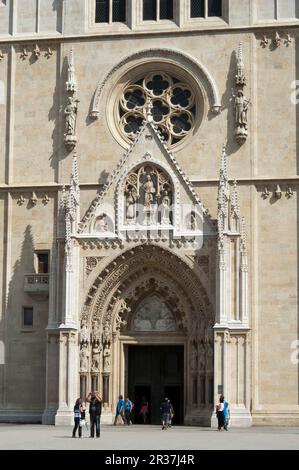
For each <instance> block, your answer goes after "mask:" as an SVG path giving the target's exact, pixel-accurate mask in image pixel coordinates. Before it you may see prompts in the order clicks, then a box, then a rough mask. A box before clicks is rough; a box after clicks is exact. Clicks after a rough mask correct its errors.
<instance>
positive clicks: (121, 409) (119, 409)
mask: <svg viewBox="0 0 299 470" xmlns="http://www.w3.org/2000/svg"><path fill="white" fill-rule="evenodd" d="M124 414H125V401H124V399H123V396H122V395H119V397H118V402H117V405H116V413H115V418H114V423H113V424H114V426H116V424H117V419H118V417H119V416H121V419H122V420H123V423H124V424H126V420H125V416H124Z"/></svg>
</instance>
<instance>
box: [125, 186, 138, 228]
mask: <svg viewBox="0 0 299 470" xmlns="http://www.w3.org/2000/svg"><path fill="white" fill-rule="evenodd" d="M135 203H136V194H135V192H134V191H132V190H131V189H130V190H128V192H127V197H126V219H127V220H128V221H132V220H135V218H136V206H135Z"/></svg>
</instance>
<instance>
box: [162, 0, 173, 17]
mask: <svg viewBox="0 0 299 470" xmlns="http://www.w3.org/2000/svg"><path fill="white" fill-rule="evenodd" d="M172 19H173V0H160V20H172Z"/></svg>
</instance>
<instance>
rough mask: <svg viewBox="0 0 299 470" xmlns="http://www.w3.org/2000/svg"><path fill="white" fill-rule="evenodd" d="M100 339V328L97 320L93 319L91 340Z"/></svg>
mask: <svg viewBox="0 0 299 470" xmlns="http://www.w3.org/2000/svg"><path fill="white" fill-rule="evenodd" d="M100 339H101V328H100V324H99V321H97V320H94V321H93V323H92V340H93V341H100Z"/></svg>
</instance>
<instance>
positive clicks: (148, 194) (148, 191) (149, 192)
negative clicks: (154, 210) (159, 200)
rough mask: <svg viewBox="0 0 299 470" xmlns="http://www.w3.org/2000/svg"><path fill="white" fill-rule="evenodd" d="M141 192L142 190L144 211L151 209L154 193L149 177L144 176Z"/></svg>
mask: <svg viewBox="0 0 299 470" xmlns="http://www.w3.org/2000/svg"><path fill="white" fill-rule="evenodd" d="M143 190H144V207H145V208H146V209H151V207H152V203H153V201H154V196H153V195H154V193H155V192H156V189H155V186H154V183H153V181H152V178H151V175H146V181H145V183H144V184H143Z"/></svg>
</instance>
